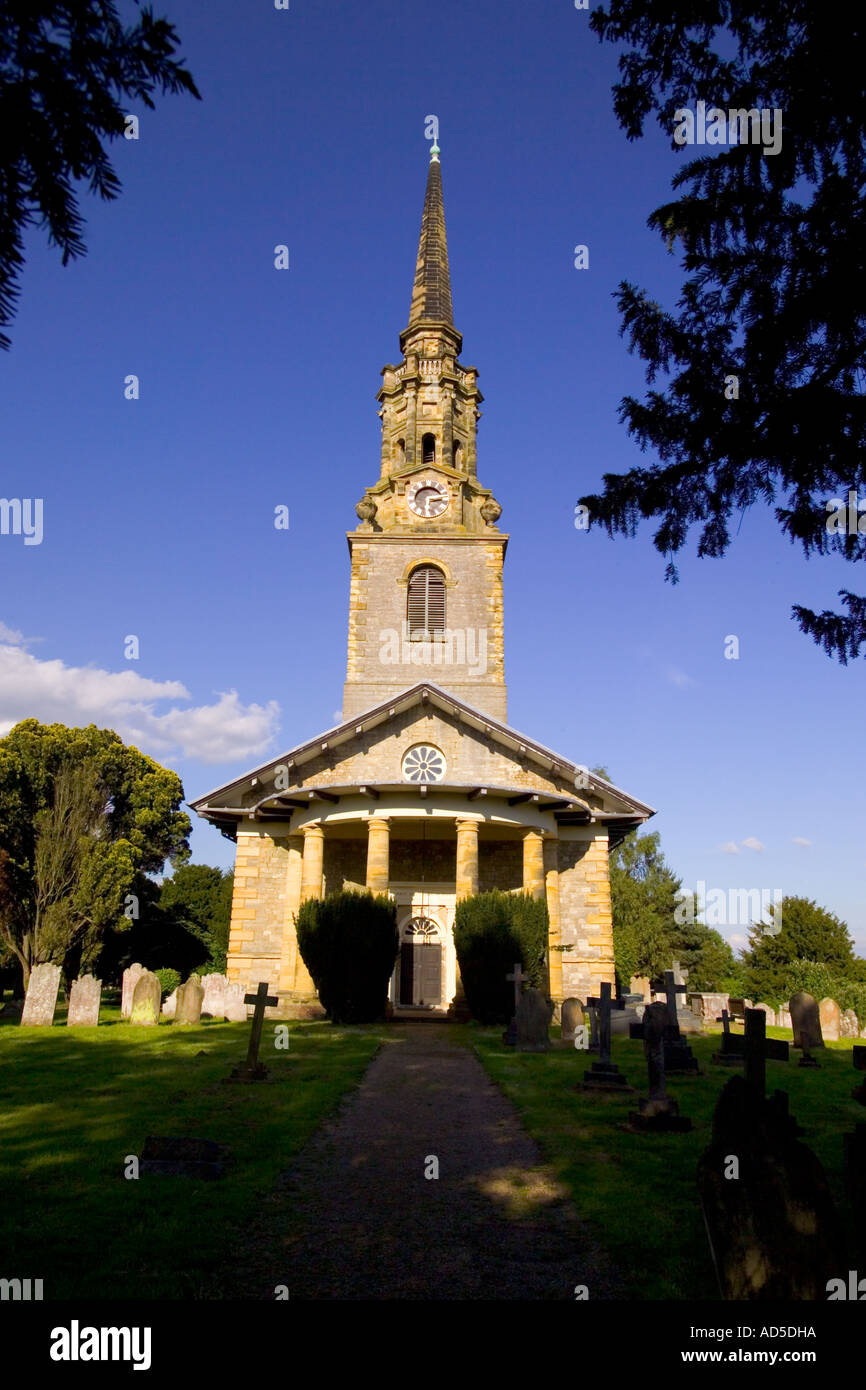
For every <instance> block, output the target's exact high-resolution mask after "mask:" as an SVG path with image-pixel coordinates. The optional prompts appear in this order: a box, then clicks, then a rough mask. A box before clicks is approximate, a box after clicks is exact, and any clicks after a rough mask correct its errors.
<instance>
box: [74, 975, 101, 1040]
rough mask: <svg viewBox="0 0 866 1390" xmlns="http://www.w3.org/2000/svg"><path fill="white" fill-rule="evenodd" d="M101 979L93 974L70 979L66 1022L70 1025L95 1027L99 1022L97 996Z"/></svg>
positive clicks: (99, 992)
mask: <svg viewBox="0 0 866 1390" xmlns="http://www.w3.org/2000/svg"><path fill="white" fill-rule="evenodd" d="M101 994H102V981H101V980H97V979H96V977H95V976H94V975H80V976H79V978H78V979H77V980H73V981H72V988H71V989H70V991H69V1009H68V1011H67V1014H66V1023H67V1025H68V1026H69V1027H70V1028H71V1027H87V1028H95V1027H96V1025H97V1024H98V1023H99V997H100V995H101Z"/></svg>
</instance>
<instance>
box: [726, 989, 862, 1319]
mask: <svg viewBox="0 0 866 1390" xmlns="http://www.w3.org/2000/svg"><path fill="white" fill-rule="evenodd" d="M759 1017H760V1015H759ZM762 1022H763V1020H762ZM776 1095H777V1096H784V1097H785V1100H786V1101H787V1096H786V1095H785V1093H784V1092H782V1091H779V1092H777V1093H776ZM732 1161H736V1165H737V1168H736V1172H733V1171H732V1169H731V1164H732ZM698 1191H699V1193H700V1199H701V1206H702V1208H703V1214H704V1223H705V1226H706V1230H707V1235H708V1238H709V1242H710V1251H711V1254H712V1259H713V1263H714V1265H715V1269H716V1276H717V1279H718V1283H719V1288H720V1291H721V1294H722V1297H723V1298H726V1299H738V1300H744V1299H756V1300H762V1301H763V1300H778V1301H782V1302H785V1303H788V1302H790V1301H794V1300H796V1301H799V1300H802V1299H809V1300H813V1301H814V1300H823V1299H825V1298H826V1292H825V1290H826V1285H827V1281H828V1279H830V1278H831V1277H832V1276H833V1275H834V1274H836V1273H838V1271H839V1270H840V1269H841V1268H842V1267H843V1260H844V1244H843V1240H842V1234H841V1230H840V1226H839V1222H838V1218H837V1215H836V1210H835V1207H834V1205H833V1200H832V1197H831V1195H830V1190H829V1187H828V1185H827V1179H826V1176H825V1174H824V1170H823V1168H822V1167H821V1164H820V1163H819V1162H818V1159H817V1158H816V1157H815V1155H814V1154H813V1153H812V1151H811V1149H809V1148H807V1147H806V1145H805V1144H802V1143H800V1142H799V1140H798V1139H797V1138H796V1136H795V1127H794V1125H793V1122H792V1121H790V1120H789V1118H788V1115H787V1106H786V1105H785V1106H780V1105H778V1104H777V1103H776V1101H775V1097H774V1098H773V1101H772V1102H768V1101H766V1100H765V1099H764V1098H763V1097H762V1096H761V1094H760V1092H759V1090H758V1088H757V1087H756V1086H755V1085H753V1084H751V1083H750V1082H748V1081H747V1080H746V1079H745V1077H742V1076H732V1077H731V1078H730V1079H729V1080H728V1081H727V1082H726V1083H725V1086H724V1089H723V1090H722V1093H721V1095H720V1096H719V1100H718V1103H717V1105H716V1110H715V1115H714V1118H713V1135H712V1141H711V1143H710V1145H709V1147H708V1148H707V1149H706V1150H705V1151H704V1153H703V1154H702V1156H701V1159H700V1161H699V1163H698Z"/></svg>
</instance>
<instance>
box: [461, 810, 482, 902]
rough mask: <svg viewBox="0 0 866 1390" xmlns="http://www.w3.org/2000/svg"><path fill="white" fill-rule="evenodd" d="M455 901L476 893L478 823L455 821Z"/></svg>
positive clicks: (474, 821) (473, 821)
mask: <svg viewBox="0 0 866 1390" xmlns="http://www.w3.org/2000/svg"><path fill="white" fill-rule="evenodd" d="M456 889H457V901H458V902H460V900H461V898H468V897H471V896H472V895H473V894H474V893H477V892H478V821H477V820H463V819H462V818H459V819H458V821H457V873H456Z"/></svg>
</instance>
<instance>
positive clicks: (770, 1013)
mask: <svg viewBox="0 0 866 1390" xmlns="http://www.w3.org/2000/svg"><path fill="white" fill-rule="evenodd" d="M755 1008H756V1009H760V1010H761V1013H763V1014H766V1016H767V1027H768V1028H775V1026H776V1010H775V1009H771V1008H770V1006H769V1004H756V1005H755Z"/></svg>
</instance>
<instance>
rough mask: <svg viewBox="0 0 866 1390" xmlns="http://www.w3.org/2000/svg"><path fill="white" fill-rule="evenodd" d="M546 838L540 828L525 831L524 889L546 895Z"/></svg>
mask: <svg viewBox="0 0 866 1390" xmlns="http://www.w3.org/2000/svg"><path fill="white" fill-rule="evenodd" d="M544 889H545V883H544V838H543V836H542V834H541V831H540V830H525V831H524V832H523V891H524V893H529V894H530V895H531V896H532V897H533V898H543V897H544Z"/></svg>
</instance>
